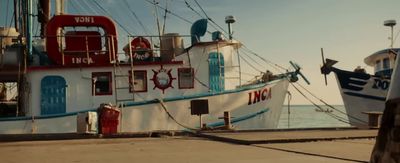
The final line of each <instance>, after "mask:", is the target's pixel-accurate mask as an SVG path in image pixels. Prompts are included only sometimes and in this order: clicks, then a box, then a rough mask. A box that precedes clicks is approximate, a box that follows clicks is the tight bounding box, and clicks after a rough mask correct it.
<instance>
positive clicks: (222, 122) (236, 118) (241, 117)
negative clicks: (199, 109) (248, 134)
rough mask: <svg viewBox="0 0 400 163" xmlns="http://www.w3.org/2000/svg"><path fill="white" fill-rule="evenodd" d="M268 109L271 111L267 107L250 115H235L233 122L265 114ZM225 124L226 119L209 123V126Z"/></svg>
mask: <svg viewBox="0 0 400 163" xmlns="http://www.w3.org/2000/svg"><path fill="white" fill-rule="evenodd" d="M268 111H269V109H268V108H267V109H263V110H261V111H259V112H256V113H251V114H248V115H243V116H240V117H235V118H232V119H231V123H232V124H235V123H238V122H241V121H245V120H248V119H251V118H254V117H256V116H258V115H261V114H264V113H266V112H268ZM223 125H225V122H224V121H221V122H215V123H209V124H207V126H209V127H220V126H223Z"/></svg>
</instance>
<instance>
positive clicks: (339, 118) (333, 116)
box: [290, 83, 349, 124]
mask: <svg viewBox="0 0 400 163" xmlns="http://www.w3.org/2000/svg"><path fill="white" fill-rule="evenodd" d="M290 84H291V85H292V86H293V88H295V90H296V91H297V92H299V93H300V94H301V95H302V96H303V97H304V98H305V99H306V100H308V101H309V102H310V103H311V104H312V105H314V106H315V107H317V108H319V109H321V110H322V109H323V108H322V107H321V106H319V105H317V104H316V103H315V102H313V101H312V100H311V99H310V98H308V97H307V96H306V95H305V94H304V93H303V92H302V91H301V90H300V89H299V88H297V87H296V86H295V85H294V84H293V83H290ZM325 113H327V112H325ZM327 115H329V116H331V117H332V118H334V119H336V120H339V121H341V122H343V123H348V124H349V122H348V121H346V120H345V119H344V118H342V117H338V116H335V115H334V114H329V113H327Z"/></svg>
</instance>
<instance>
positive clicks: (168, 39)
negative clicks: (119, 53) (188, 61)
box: [123, 33, 191, 61]
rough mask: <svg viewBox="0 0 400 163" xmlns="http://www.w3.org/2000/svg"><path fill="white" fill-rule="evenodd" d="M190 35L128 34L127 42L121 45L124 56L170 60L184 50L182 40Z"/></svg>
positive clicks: (141, 59) (139, 58) (138, 58)
mask: <svg viewBox="0 0 400 163" xmlns="http://www.w3.org/2000/svg"><path fill="white" fill-rule="evenodd" d="M190 37H191V35H178V34H175V33H171V34H165V35H162V36H157V35H129V36H128V42H129V43H128V44H127V45H125V46H124V47H123V51H124V53H125V56H126V57H128V58H133V59H134V60H135V61H145V60H149V59H150V58H160V59H161V60H162V61H167V60H172V59H173V58H174V57H175V56H178V55H180V54H182V53H183V52H184V49H185V47H184V46H185V45H184V40H185V39H190Z"/></svg>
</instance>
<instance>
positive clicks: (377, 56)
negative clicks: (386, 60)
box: [364, 48, 400, 66]
mask: <svg viewBox="0 0 400 163" xmlns="http://www.w3.org/2000/svg"><path fill="white" fill-rule="evenodd" d="M390 50H393V51H395V52H396V53H399V52H400V48H388V49H383V50H380V51H377V52H375V53H373V54H371V55H370V56H368V57H366V58H365V59H364V63H365V64H367V65H369V66H374V65H375V62H376V60H378V59H380V58H382V57H384V55H387V54H389V51H390Z"/></svg>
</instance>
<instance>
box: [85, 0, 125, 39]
mask: <svg viewBox="0 0 400 163" xmlns="http://www.w3.org/2000/svg"><path fill="white" fill-rule="evenodd" d="M91 2H94V3H95V4H96V5H97V6H98V7H99V8H100V9H101V10H103V12H104V13H105V14H107V15H108V16H109V17H112V16H111V14H110V13H109V12H108V11H107V10H106V9H104V7H102V6H101V5H100V4H99V3H98V2H97V1H91ZM115 22H116V23H117V24H118V26H120V27H121V28H122V29H123V30H124V31H125V32H126V33H127V34H129V35H132V34H131V33H130V32H129V31H128V29H126V28H125V26H123V25H122V24H121V23H120V22H119V21H117V19H115Z"/></svg>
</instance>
